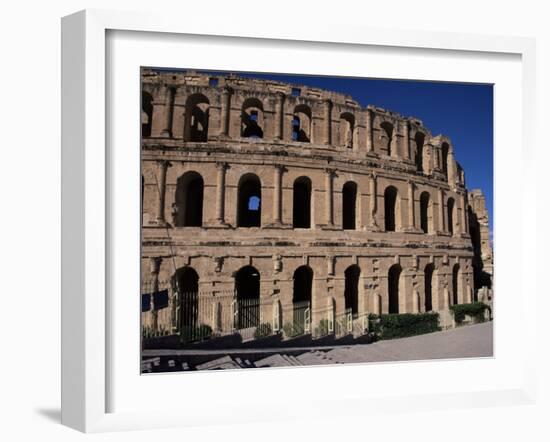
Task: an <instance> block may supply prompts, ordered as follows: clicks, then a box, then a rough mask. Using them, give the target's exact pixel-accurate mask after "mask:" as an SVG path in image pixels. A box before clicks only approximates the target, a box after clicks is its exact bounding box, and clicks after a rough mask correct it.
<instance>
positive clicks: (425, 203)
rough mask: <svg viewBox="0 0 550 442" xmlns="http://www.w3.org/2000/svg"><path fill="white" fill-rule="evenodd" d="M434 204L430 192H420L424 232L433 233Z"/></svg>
mask: <svg viewBox="0 0 550 442" xmlns="http://www.w3.org/2000/svg"><path fill="white" fill-rule="evenodd" d="M432 218H433V217H432V204H431V198H430V194H429V192H422V193H421V194H420V228H421V229H422V231H423V232H424V233H432Z"/></svg>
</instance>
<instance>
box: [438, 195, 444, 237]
mask: <svg viewBox="0 0 550 442" xmlns="http://www.w3.org/2000/svg"><path fill="white" fill-rule="evenodd" d="M439 231H440V232H445V206H444V203H443V189H439Z"/></svg>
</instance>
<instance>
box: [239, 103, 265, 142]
mask: <svg viewBox="0 0 550 442" xmlns="http://www.w3.org/2000/svg"><path fill="white" fill-rule="evenodd" d="M263 124H264V107H263V104H262V102H261V101H260V100H258V99H257V98H247V99H246V100H245V101H244V103H243V107H242V111H241V136H242V137H243V138H263V137H264V130H263Z"/></svg>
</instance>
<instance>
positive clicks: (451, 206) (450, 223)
mask: <svg viewBox="0 0 550 442" xmlns="http://www.w3.org/2000/svg"><path fill="white" fill-rule="evenodd" d="M454 210H455V200H454V199H453V198H449V199H448V200H447V229H448V230H449V233H450V234H451V235H454Z"/></svg>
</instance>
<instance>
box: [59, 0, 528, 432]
mask: <svg viewBox="0 0 550 442" xmlns="http://www.w3.org/2000/svg"><path fill="white" fill-rule="evenodd" d="M112 32H119V33H131V32H140V33H144V34H140V35H141V36H145V37H144V38H147V36H146V33H151V34H149V35H151V36H153V35H155V36H156V37H159V35H160V36H161V38H162V36H166V37H169V38H175V37H174V36H176V37H177V36H180V37H183V38H185V36H202V38H206V37H208V36H211V37H217V38H223V37H227V38H239V39H243V40H247V41H253V40H256V41H260V40H261V41H266V39H267V41H269V42H271V43H270V44H272V45H275V46H276V45H278V44H293V42H296V44H298V42H302V43H303V42H308V44H311V45H315V44H323V45H333V46H337V49H338V50H339V49H340V48H341V49H342V50H346V48H357V47H367V46H368V47H371V48H372V47H374V48H377V50H379V51H383V50H389V49H390V48H400V49H401V50H402V51H403V52H404V54H405V55H404V54H401V56H406V52H407V50H414V49H422V50H426V51H430V53H431V54H432V55H434V56H435V57H437V56H438V55H437V54H441V56H442V55H443V54H449V53H456V54H460V53H468V54H473V56H474V58H475V57H477V58H478V59H479V60H482V59H483V57H484V56H485V55H486V56H489V54H501V55H502V56H504V57H508V56H511V57H516V60H518V59H519V60H520V61H519V63H520V66H521V68H520V69H521V97H520V104H521V108H517V109H515V110H514V112H515V120H516V121H520V122H521V125H520V127H519V128H518V129H517V132H515V134H516V135H518V138H517V139H518V141H519V143H520V144H521V156H522V160H523V167H524V168H527V167H528V166H529V164H532V162H533V161H535V160H534V136H533V134H534V128H533V125H534V121H535V118H534V116H533V114H534V102H535V78H534V77H535V68H534V65H535V44H534V41H533V40H532V39H527V38H518V37H498V38H496V37H491V36H481V35H465V34H451V33H430V32H416V31H401V32H394V31H389V30H386V31H384V30H380V29H372V28H368V27H364V28H363V27H362V28H349V27H346V26H343V25H342V26H339V25H331V26H326V27H325V26H315V25H313V24H312V25H304V26H300V27H294V26H292V25H290V24H289V25H285V24H284V23H269V22H265V21H263V22H262V23H261V24H256V25H254V24H248V26H247V27H243V26H239V25H238V23H236V22H235V21H221V20H220V21H217V20H210V21H197V22H194V21H192V20H189V21H186V22H185V25H183V24H182V21H181V19H180V18H178V17H171V16H170V15H169V14H167V15H162V16H157V15H154V14H145V13H127V12H112V11H99V10H87V11H82V12H78V13H76V14H73V15H70V16H68V17H65V18H64V19H63V21H62V55H63V60H62V76H63V77H62V105H63V109H62V122H63V129H62V144H63V145H62V223H63V225H62V423H63V424H65V425H67V426H70V427H73V428H76V429H78V430H80V431H85V432H101V431H111V430H124V429H140V428H161V427H172V426H191V425H195V426H196V425H208V424H210V423H212V421H215V422H218V423H223V422H235V421H239V419H241V420H240V421H243V419H244V421H246V420H248V421H250V422H257V421H262V420H266V419H269V420H273V419H286V418H293V417H295V416H296V415H297V413H298V409H299V408H298V407H299V406H300V403H299V400H297V401H296V402H297V405H296V406H293V405H291V404H288V406H283V407H282V406H281V405H282V402H281V401H277V400H274V401H271V403H269V400H268V399H267V398H265V400H264V401H263V402H262V404H263V406H257V407H255V409H254V410H253V412H251V413H249V414H248V415H247V416H246V417H242V418H237V419H236V418H235V416H234V415H232V410H231V407H230V406H229V405H231V404H232V403H233V404H234V405H235V404H238V403H239V401H242V399H241V398H233V399H232V402H223V400H221V398H220V401H221V402H220V403H223V404H227V405H224V407H225V409H223V408H224V407H220V410H217V411H216V412H213V413H212V412H211V413H210V414H208V415H207V414H206V412H205V410H206V409H207V408H206V404H201V403H200V400H198V399H199V398H198V397H197V400H198V402H197V406H196V407H194V409H193V410H183V409H173V408H172V409H171V408H170V407H168V408H163V407H160V408H159V407H158V406H156V405H151V407H150V408H149V409H148V408H146V406H141V407H137V406H136V409H133V410H130V409H125V407H121V409H120V410H119V409H118V407H114V408H113V404H112V403H111V399H110V394H111V392H112V391H113V389H115V388H116V385H115V384H116V382H118V381H116V379H121V377H120V376H119V375H117V376H113V375H112V373H111V370H112V368H113V367H112V364H113V360H115V359H116V358H115V355H114V354H113V348H117V347H116V346H113V345H112V344H111V341H110V339H111V337H112V334H113V329H114V328H116V327H114V328H113V324H116V323H117V320H118V318H117V314H118V313H116V310H114V311H112V310H111V307H112V303H111V300H110V299H109V287H110V278H111V276H112V275H111V274H110V269H109V267H108V266H109V264H110V263H111V258H112V256H111V253H115V252H113V250H112V248H111V247H110V243H111V242H112V241H113V236H112V235H113V234H114V233H115V232H117V230H116V228H112V226H111V224H112V223H113V219H112V217H113V213H114V212H113V205H112V204H113V200H112V195H111V194H110V192H111V191H112V187H111V185H112V181H110V180H111V179H112V175H111V174H113V173H115V174H116V171H114V169H113V167H114V166H113V164H111V163H110V161H111V160H112V156H111V154H112V153H111V152H109V151H108V145H109V143H110V142H112V138H111V137H112V136H113V135H112V134H111V133H108V132H107V130H106V121H108V119H110V118H111V117H112V115H111V114H110V112H111V110H110V109H109V108H108V106H107V104H108V101H109V100H108V96H107V94H108V93H110V89H109V82H110V81H111V77H110V76H107V75H106V72H108V69H107V64H108V63H109V62H112V60H111V61H110V60H108V56H113V53H111V52H109V49H108V48H109V44H108V42H107V38H108V34H109V33H112ZM153 33H154V34H153ZM178 67H179V66H178ZM183 67H185V66H183ZM497 87H498V83H497ZM136 99H137V98H136ZM499 106H501V105H500V104H499V101H498V95H497V99H496V100H495V119H504V118H505V117H506V115H504V114H503V112H502V111H506V109H501V108H499ZM136 112H137V111H136ZM519 115H520V116H521V118H518V116H519ZM136 121H137V119H136ZM499 135H500V132H499V131H498V130H496V132H495V140H496V142H495V148H496V147H497V146H498V145H499V143H500V144H501V145H502V146H504V145H505V140H503V139H502V138H499ZM512 138H513V137H512ZM499 149H501V148H500V147H499ZM503 151H504V152H505V148H504V149H503ZM503 157H504V156H503ZM503 157H502V158H503ZM512 162H513V160H512ZM502 164H504V160H503V163H502ZM506 167H508V166H507V165H506V164H505V165H504V166H502V168H501V169H500V170H499V168H498V167H497V168H496V169H495V175H496V182H497V184H498V179H499V176H500V179H503V178H504V177H503V175H502V174H501V173H502V171H504V173H505V171H506ZM525 170H527V169H525ZM136 173H137V171H136ZM531 179H532V180H534V178H531ZM136 182H137V181H136ZM496 187H498V185H497V186H496ZM535 187H536V186H534V185H532V186H531V188H535ZM528 188H529V177H526V179H525V180H524V182H523V185H522V186H518V188H517V190H516V192H517V195H518V196H519V197H520V198H521V199H522V200H523V210H522V212H521V213H522V215H521V219H519V220H518V224H517V225H506V224H505V223H504V221H503V222H502V224H500V225H501V226H502V227H500V225H499V227H498V229H501V230H499V234H501V233H500V232H502V235H505V234H506V232H507V231H508V230H507V229H513V228H515V227H518V226H519V229H520V231H519V232H520V235H521V239H522V241H521V243H522V246H518V248H517V252H518V253H519V254H520V256H521V262H522V263H523V264H525V263H526V261H527V257H528V256H529V255H532V254H533V252H534V247H535V244H536V240H535V231H534V229H532V230H531V231H530V230H529V229H528V228H527V224H526V223H525V222H524V221H525V220H527V219H529V217H534V213H533V212H534V207H535V201H536V194H535V192H533V191H531V192H528V191H527V189H528ZM496 192H498V189H497V190H496ZM530 203H532V204H530ZM498 204H499V203H498V197H497V199H496V203H495V207H496V209H495V213H496V214H497V215H496V216H498V213H499V205H498ZM500 207H502V206H500ZM501 210H502V209H501ZM497 222H498V223H500V222H501V221H500V219H498V221H497ZM516 234H517V233H516ZM497 237H498V236H497ZM503 237H504V236H503ZM503 244H504V242H503ZM138 247H139V245H138ZM116 253H120V250H119V251H117V252H116ZM506 253H508V252H506V251H504V249H503V248H502V249H500V248H499V245H498V241H497V245H496V247H495V263H496V280H497V283H496V285H497V287H498V288H497V290H499V291H500V290H502V292H498V294H497V295H496V303H497V304H496V309H497V315H498V318H499V319H497V321H496V322H495V330H496V331H495V341H496V343H497V344H500V345H501V348H500V355H503V356H502V361H504V362H502V364H504V365H503V366H502V367H506V366H507V365H506V364H507V362H506V361H507V359H506V357H505V356H506V354H507V353H506V350H507V349H506V347H505V345H508V344H506V343H505V342H504V340H501V337H500V335H501V334H502V335H501V336H505V335H504V333H505V332H506V330H507V325H506V322H505V320H506V318H507V316H506V314H505V313H506V305H507V304H506V303H507V302H510V300H507V299H506V298H505V296H502V301H500V300H499V296H500V293H505V290H506V284H501V283H500V281H501V280H500V279H499V278H501V275H502V278H504V277H505V276H506V275H505V274H506ZM113 259H114V258H113ZM499 265H500V266H502V267H501V268H502V269H503V270H502V273H500V272H501V270H500V268H499ZM526 272H527V269H526V268H525V265H523V266H522V269H521V273H520V275H523V276H524V277H523V278H521V281H518V284H519V285H518V286H517V287H520V293H521V296H518V297H517V299H515V301H514V302H516V305H517V306H518V311H526V310H527V309H528V306H529V305H534V304H535V303H536V299H535V296H536V287H535V282H534V280H533V279H532V278H527V277H525V275H526ZM502 280H504V279H502ZM136 299H137V295H136ZM499 303H500V304H499ZM136 305H137V304H136ZM118 311H119V312H120V310H118ZM136 311H137V310H136ZM501 312H502V313H503V314H502V315H501ZM136 318H137V313H136ZM499 321H500V322H499ZM523 328H524V329H523V336H524V337H525V338H527V339H525V341H524V343H523V348H522V351H521V352H520V353H518V358H519V359H520V361H519V363H518V365H517V366H514V368H513V370H512V369H511V370H512V371H513V376H510V378H509V379H507V380H503V379H500V378H499V379H498V380H499V382H495V383H494V384H492V385H491V386H490V388H485V389H484V388H481V387H480V386H479V385H477V386H475V388H474V389H473V390H472V389H468V387H467V386H465V385H462V386H459V387H457V391H453V392H451V391H444V390H441V391H440V392H439V391H438V389H437V388H433V389H429V390H426V392H425V393H424V394H421V393H419V392H418V391H417V392H416V393H414V392H413V391H411V392H407V393H406V394H402V395H399V393H395V392H390V393H388V394H384V393H380V392H378V391H377V392H375V393H372V392H369V391H367V389H361V388H358V389H357V391H356V392H354V394H348V392H349V389H344V390H342V391H332V392H331V393H330V394H328V395H323V396H319V397H312V396H309V397H308V399H307V404H309V405H310V406H311V410H310V411H309V412H307V413H305V414H303V416H302V417H303V418H308V417H312V416H313V415H314V414H315V415H316V416H318V417H319V416H323V414H324V413H325V411H324V410H326V409H327V408H329V407H328V405H329V404H331V403H334V401H337V403H338V406H337V407H330V409H331V410H330V414H331V415H334V414H335V413H336V414H340V415H342V416H343V415H345V414H348V415H349V414H354V415H365V414H369V413H374V412H375V411H376V412H380V411H382V412H398V411H403V410H407V409H410V408H411V407H414V408H415V409H425V410H431V409H434V410H435V409H452V408H465V407H469V406H471V405H472V404H475V406H494V405H500V404H532V403H534V400H535V393H536V382H535V368H536V358H537V356H536V352H535V339H529V338H530V337H531V338H533V337H534V336H535V330H536V324H535V323H534V321H529V322H528V323H525V325H524V326H523ZM136 332H137V330H136ZM506 336H507V335H506ZM113 339H114V338H113ZM499 340H500V341H499ZM495 355H496V357H495V360H497V362H499V361H498V358H499V357H500V355H499V348H498V347H497V348H496V351H495ZM131 363H135V364H136V374H138V371H139V368H138V367H139V364H138V363H137V361H132V362H131ZM499 363H500V362H499ZM415 364H420V363H415ZM461 364H462V365H461V366H460V367H454V368H453V369H454V370H459V369H465V370H471V371H472V373H473V372H474V370H475V369H476V365H475V364H476V363H475V362H473V361H470V364H469V365H468V361H464V362H463V363H461ZM393 365H394V364H389V365H386V366H385V367H386V368H385V370H388V371H391V370H393V368H392V366H393ZM477 367H479V366H477ZM487 367H490V366H489V365H487ZM502 367H501V368H502ZM432 368H433V367H432ZM335 369H336V370H342V367H332V368H328V369H327V368H322V369H317V368H315V369H309V368H308V369H293V370H296V371H293V370H266V371H265V372H263V373H262V374H260V373H259V372H258V371H257V370H245V371H244V372H245V373H242V372H238V373H237V372H229V373H224V374H223V377H222V376H221V374H220V373H216V375H215V376H217V377H214V376H213V374H208V373H200V374H193V375H192V376H196V378H195V380H193V382H194V383H195V382H196V383H197V384H202V385H207V384H210V385H211V388H212V390H213V391H214V390H215V391H221V389H223V388H225V386H224V383H225V384H227V380H228V379H229V380H230V379H234V380H235V381H237V382H242V380H243V376H247V379H250V380H251V381H250V382H251V384H252V385H256V384H255V383H258V384H257V385H262V382H265V381H266V379H267V377H270V378H272V379H273V378H275V377H278V378H280V379H282V380H284V382H292V378H294V377H302V378H303V377H304V376H310V377H311V376H312V373H314V371H315V373H317V374H316V375H317V376H318V375H319V373H322V376H323V378H325V379H328V381H327V382H328V384H329V385H330V382H331V379H334V376H335V374H334V373H335V371H334V370H335ZM346 369H347V374H346V377H348V376H349V377H350V378H352V379H353V378H354V376H355V377H357V376H361V371H362V370H363V371H364V370H366V366H365V365H362V366H361V365H359V366H354V367H349V369H348V368H347V367H346ZM405 369H407V370H414V364H406V366H405ZM304 370H314V371H309V372H307V373H306V374H304ZM319 370H323V371H319ZM369 370H370V369H369ZM399 370H403V366H401V367H400V369H399ZM185 376H187V379H189V375H185ZM151 378H155V379H156V380H155V381H151V383H153V382H159V383H162V384H163V386H162V388H166V387H167V386H170V385H174V386H175V383H176V382H179V381H180V380H181V379H182V377H180V378H175V377H174V376H153V377H151ZM113 379H115V381H113ZM174 388H177V387H174ZM250 388H253V387H250ZM197 391H200V390H197ZM197 391H191V390H188V394H189V395H190V396H191V397H196V395H198V394H200V393H197ZM203 391H204V390H203ZM138 393H139V391H138ZM211 393H212V392H210V393H209V394H211ZM193 395H195V396H193ZM373 395H374V396H373ZM369 397H376V398H377V400H376V403H373V402H372V401H368V400H365V399H368V398H369ZM211 398H212V397H211V396H210V399H211ZM296 399H299V398H296ZM122 402H123V401H121V403H122ZM304 403H306V402H304ZM301 406H303V403H302V404H301ZM326 413H327V415H328V412H326Z"/></svg>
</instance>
